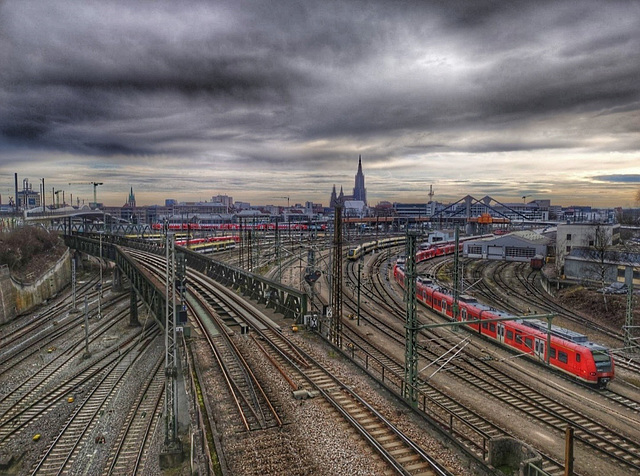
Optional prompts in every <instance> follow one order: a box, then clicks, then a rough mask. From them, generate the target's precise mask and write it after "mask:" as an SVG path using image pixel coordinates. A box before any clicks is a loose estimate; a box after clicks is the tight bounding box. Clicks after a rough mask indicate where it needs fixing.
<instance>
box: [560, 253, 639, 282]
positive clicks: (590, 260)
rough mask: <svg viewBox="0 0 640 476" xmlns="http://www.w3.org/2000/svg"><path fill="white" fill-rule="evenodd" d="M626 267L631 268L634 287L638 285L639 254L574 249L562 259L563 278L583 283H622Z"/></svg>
mask: <svg viewBox="0 0 640 476" xmlns="http://www.w3.org/2000/svg"><path fill="white" fill-rule="evenodd" d="M627 267H631V268H633V283H634V287H635V286H637V285H640V253H631V252H627V251H616V250H606V251H599V250H596V249H593V248H591V249H589V248H574V249H572V250H571V252H570V253H569V254H568V255H566V256H565V258H564V275H565V277H566V278H568V279H574V280H577V281H580V282H584V283H593V284H601V283H602V282H603V281H604V283H607V284H608V283H615V282H621V283H624V282H625V272H626V268H627Z"/></svg>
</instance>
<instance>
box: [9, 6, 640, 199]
mask: <svg viewBox="0 0 640 476" xmlns="http://www.w3.org/2000/svg"><path fill="white" fill-rule="evenodd" d="M639 18H640V5H639V4H637V3H634V2H623V1H619V2H616V1H612V2H606V3H603V2H575V1H553V2H535V3H531V2H520V1H514V2H495V1H478V2H467V1H464V0H459V1H452V2H445V3H442V2H428V1H425V2H388V1H371V2H366V3H362V4H360V3H358V2H347V1H335V2H321V3H318V2H305V1H303V2H299V1H298V2H288V1H281V2H268V3H261V2H251V1H242V0H241V1H233V2H225V1H221V2H215V4H213V3H211V2H206V1H196V0H192V1H187V2H184V3H181V4H179V5H178V4H175V2H168V1H155V2H136V3H134V4H132V3H131V2H125V1H116V0H111V1H105V2H100V4H86V2H80V1H68V0H63V1H59V2H53V3H52V2H46V1H43V0H42V1H29V0H22V1H12V0H8V1H5V2H2V3H0V60H1V61H2V65H3V69H2V71H0V104H2V106H1V107H0V195H2V201H3V203H7V202H8V197H9V196H13V195H14V187H13V183H14V182H13V174H14V173H18V174H19V181H20V183H19V185H20V186H21V184H22V179H24V178H29V180H30V182H31V183H32V184H33V188H34V189H35V190H38V184H39V182H40V179H41V178H43V177H44V178H45V180H46V187H47V192H50V191H51V188H52V187H54V188H56V189H63V190H65V191H66V192H67V193H68V194H71V193H73V195H74V196H78V197H82V198H83V199H84V200H85V202H88V201H92V199H93V191H92V189H91V187H90V186H85V187H82V186H70V185H68V184H69V183H70V182H91V181H96V182H103V183H104V185H102V186H100V187H99V188H98V190H97V192H98V201H99V202H102V203H105V204H106V205H110V206H118V205H122V204H123V203H124V202H125V201H126V199H127V196H128V193H129V189H130V187H133V189H134V191H135V193H136V199H137V203H138V204H139V205H152V204H162V203H164V199H166V198H174V199H176V200H179V201H205V200H210V199H211V197H212V196H215V195H218V194H223V195H225V194H226V195H231V196H233V197H234V199H237V200H242V201H247V202H250V203H256V204H275V205H284V204H286V200H283V199H282V197H283V196H289V197H290V202H291V203H292V204H293V203H304V202H305V201H313V202H316V203H322V204H325V205H328V202H329V197H330V194H331V190H332V187H333V185H334V184H335V185H336V186H337V187H338V189H339V188H340V186H342V187H344V190H345V193H347V194H348V193H351V189H352V187H353V179H354V175H355V171H356V169H357V164H358V156H359V155H361V156H362V167H363V169H364V173H365V175H366V180H367V181H366V189H367V202H368V203H369V205H375V204H376V203H378V202H380V201H390V202H427V201H428V199H429V196H428V193H429V186H430V185H433V188H434V192H435V196H434V200H437V201H439V202H448V201H455V200H457V199H459V198H460V197H462V196H464V195H467V194H469V195H472V196H474V197H477V198H481V197H482V196H484V195H490V196H492V197H494V198H496V199H499V200H502V201H509V202H516V201H520V200H521V199H522V197H527V201H528V200H534V199H550V200H551V202H552V203H553V204H556V205H563V206H569V205H591V206H594V207H612V206H623V207H630V206H637V205H638V204H637V203H636V202H635V194H636V191H637V190H638V189H640V165H639V164H640V153H639V151H640V114H639V110H640V85H639V83H638V81H637V78H638V77H640V30H639V29H638V28H637V22H638V19H639Z"/></svg>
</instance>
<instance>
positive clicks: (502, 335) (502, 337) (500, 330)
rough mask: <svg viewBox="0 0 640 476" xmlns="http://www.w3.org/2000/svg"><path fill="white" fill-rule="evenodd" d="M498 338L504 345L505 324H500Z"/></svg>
mask: <svg viewBox="0 0 640 476" xmlns="http://www.w3.org/2000/svg"><path fill="white" fill-rule="evenodd" d="M496 336H497V337H498V340H499V341H500V342H502V343H503V344H504V324H500V323H498V333H497V334H496Z"/></svg>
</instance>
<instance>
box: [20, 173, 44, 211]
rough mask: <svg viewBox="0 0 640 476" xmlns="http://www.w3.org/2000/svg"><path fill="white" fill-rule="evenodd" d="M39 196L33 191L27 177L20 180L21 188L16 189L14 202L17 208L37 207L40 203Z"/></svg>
mask: <svg viewBox="0 0 640 476" xmlns="http://www.w3.org/2000/svg"><path fill="white" fill-rule="evenodd" d="M41 203H42V202H41V196H40V193H39V192H34V191H33V189H32V184H31V183H29V179H24V180H23V181H22V190H19V191H18V196H17V197H16V204H17V205H18V208H19V209H29V208H35V207H39V206H40V205H41Z"/></svg>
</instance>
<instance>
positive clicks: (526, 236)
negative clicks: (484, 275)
mask: <svg viewBox="0 0 640 476" xmlns="http://www.w3.org/2000/svg"><path fill="white" fill-rule="evenodd" d="M550 241H551V240H549V238H547V237H545V236H543V235H540V234H538V233H534V232H532V231H518V232H515V233H509V234H508V235H503V236H500V237H498V238H485V239H480V240H469V241H465V242H464V244H463V251H462V254H463V256H464V257H465V258H481V259H493V260H503V261H530V260H531V258H533V257H534V256H538V255H539V256H543V257H545V256H547V245H548V244H549V243H550Z"/></svg>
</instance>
